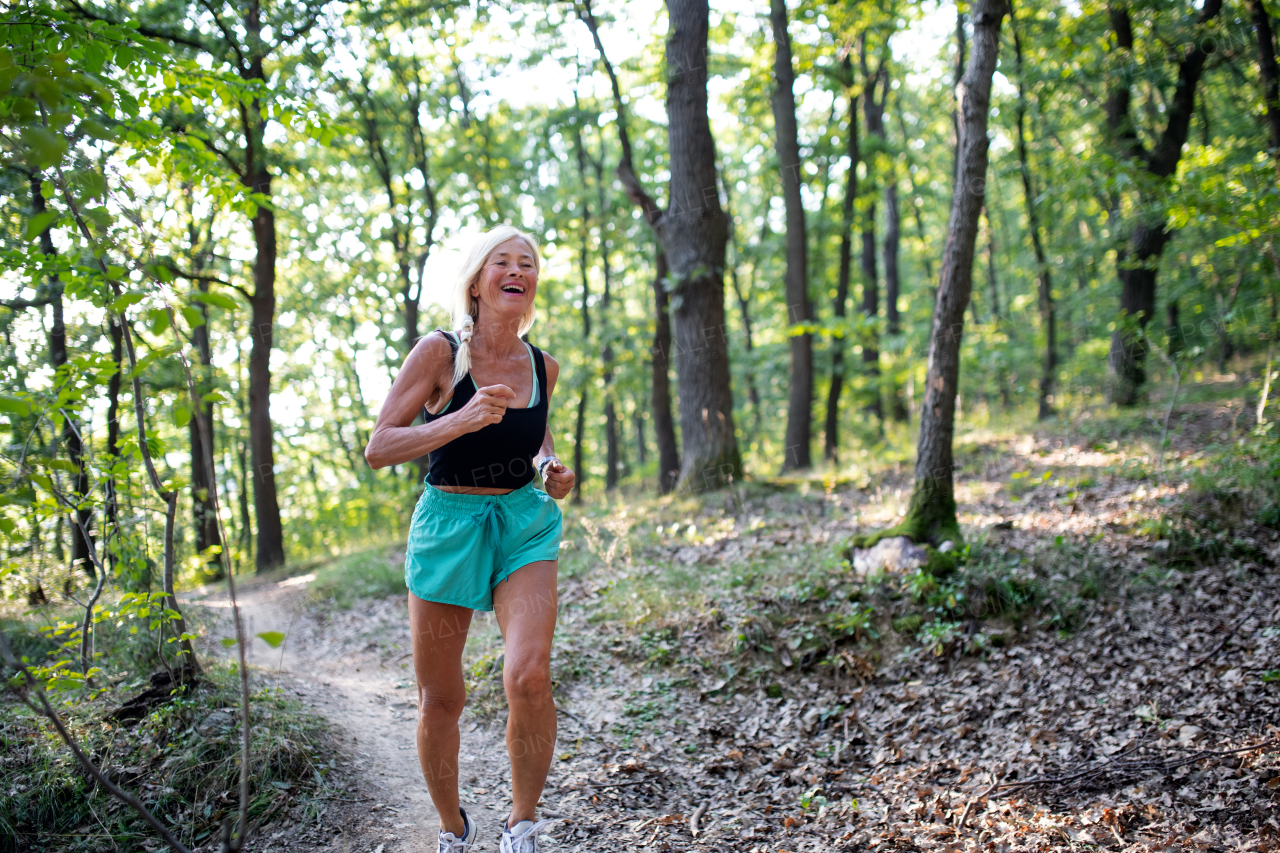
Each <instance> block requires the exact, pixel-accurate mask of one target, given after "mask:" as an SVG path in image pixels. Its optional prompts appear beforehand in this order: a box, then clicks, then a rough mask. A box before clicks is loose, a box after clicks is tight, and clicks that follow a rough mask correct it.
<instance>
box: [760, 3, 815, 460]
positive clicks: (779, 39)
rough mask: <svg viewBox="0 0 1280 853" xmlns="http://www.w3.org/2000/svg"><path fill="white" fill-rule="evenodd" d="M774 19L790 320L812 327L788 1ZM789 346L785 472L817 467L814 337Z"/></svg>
mask: <svg viewBox="0 0 1280 853" xmlns="http://www.w3.org/2000/svg"><path fill="white" fill-rule="evenodd" d="M769 20H770V23H771V24H772V26H773V44H774V60H773V76H774V84H775V88H774V92H773V124H774V130H775V133H774V138H775V143H776V150H777V154H778V167H779V169H780V170H781V172H782V201H783V206H784V207H785V209H786V218H787V273H786V295H787V320H788V323H789V324H791V325H798V324H806V325H807V324H809V323H811V322H812V321H813V309H812V307H811V305H810V303H809V273H808V246H809V241H808V236H807V234H806V233H805V221H804V203H803V201H802V199H801V197H800V140H799V131H798V130H797V128H796V101H795V95H794V93H793V91H792V89H793V87H794V85H795V70H794V69H793V67H792V60H791V36H790V35H789V34H788V33H787V6H786V3H785V2H784V0H771V3H770V5H769ZM788 343H789V348H790V356H791V374H790V382H789V384H790V388H789V389H788V395H787V428H786V435H785V438H784V441H785V447H784V454H783V460H782V470H783V471H795V470H802V469H805V468H808V467H810V465H811V464H812V461H811V459H810V457H809V451H810V444H811V443H812V437H811V433H812V420H813V335H812V334H811V333H810V332H809V331H807V329H806V331H804V332H802V333H800V334H795V333H793V332H789V333H788Z"/></svg>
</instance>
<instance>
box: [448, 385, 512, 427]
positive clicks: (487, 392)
mask: <svg viewBox="0 0 1280 853" xmlns="http://www.w3.org/2000/svg"><path fill="white" fill-rule="evenodd" d="M515 396H516V392H514V391H512V390H511V389H510V388H508V387H507V386H506V385H486V386H485V387H483V388H480V389H478V390H477V391H476V393H475V396H473V397H472V398H471V399H470V400H468V401H467V404H466V405H465V406H463V407H462V408H461V409H460V410H459V411H458V414H457V416H456V417H457V418H458V423H459V425H460V426H461V427H462V429H463V431H464V432H475V431H477V430H480V429H484V428H485V427H487V426H488V425H489V424H496V423H497V422H498V421H500V420H502V416H503V415H505V414H506V413H507V404H508V402H509V401H511V400H513V399H515Z"/></svg>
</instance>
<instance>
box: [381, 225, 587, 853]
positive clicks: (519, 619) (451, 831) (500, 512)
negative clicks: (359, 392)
mask: <svg viewBox="0 0 1280 853" xmlns="http://www.w3.org/2000/svg"><path fill="white" fill-rule="evenodd" d="M540 268H541V259H540V258H539V256H538V249H537V246H536V245H535V243H534V240H533V238H532V237H530V236H529V235H528V234H524V233H522V232H521V231H519V230H517V229H515V228H512V227H510V226H503V227H500V228H495V229H494V230H492V231H489V232H487V233H485V234H483V235H481V237H480V239H479V241H478V242H477V243H476V245H475V246H474V247H473V248H472V250H471V254H470V256H469V257H468V258H467V262H466V265H465V266H464V268H463V270H462V273H461V275H460V276H459V278H458V283H457V286H456V289H455V291H454V294H453V296H454V305H453V312H454V317H453V319H454V325H455V326H457V329H456V330H455V331H452V332H446V331H443V330H441V329H437V330H435V331H434V332H432V333H431V334H429V335H427V336H426V337H424V338H423V339H422V340H421V341H419V342H418V344H417V345H416V346H415V347H414V348H413V351H412V352H411V353H409V356H408V358H406V359H405V361H404V366H403V367H401V369H400V373H399V374H398V375H397V376H396V380H395V383H394V384H393V385H392V386H391V393H390V395H389V396H388V397H387V401H386V403H385V404H384V405H383V407H382V413H381V414H380V415H379V416H378V423H377V425H376V426H375V427H374V429H373V436H372V438H370V440H369V446H368V447H367V448H366V449H365V458H366V459H368V460H369V464H370V465H372V466H373V467H374V468H383V467H386V466H387V465H398V464H400V463H403V462H408V461H410V460H413V459H417V458H419V457H421V456H422V455H424V454H428V453H429V454H430V468H429V473H428V474H427V482H426V485H425V486H424V491H423V494H422V498H421V500H419V501H418V506H417V508H416V509H415V510H414V513H413V521H412V523H411V524H410V526H409V542H408V547H407V549H406V554H405V580H406V582H407V584H408V587H409V627H410V631H411V633H412V635H413V666H414V670H415V672H416V674H417V678H418V731H417V740H418V758H419V761H420V763H421V764H422V774H423V776H424V777H426V781H427V789H428V790H429V791H430V793H431V799H432V802H434V803H435V806H436V810H437V811H438V812H439V813H440V847H439V853H467V851H468V850H470V849H471V846H472V844H474V843H475V840H476V835H477V833H478V830H477V827H476V824H475V821H474V820H472V819H471V817H470V816H469V815H468V814H467V813H466V811H465V810H464V809H463V808H462V807H461V806H460V805H459V803H458V744H459V733H458V719H459V718H460V717H461V716H462V706H463V703H464V702H465V700H466V687H465V685H464V682H463V677H462V649H463V646H464V645H465V644H466V640H467V629H468V628H469V627H470V624H471V615H472V613H473V611H476V610H492V611H493V612H494V616H495V617H496V618H497V620H498V627H499V628H500V629H501V630H502V639H503V642H504V643H505V654H504V661H505V663H504V665H503V673H502V678H503V686H504V687H505V688H506V694H507V704H508V705H509V706H510V715H509V717H508V719H507V752H508V754H509V755H510V757H511V796H512V806H511V814H510V816H509V817H508V818H507V821H506V823H505V825H504V826H503V828H502V840H501V843H500V848H499V849H500V851H501V853H537V849H538V847H537V833H538V832H539V831H540V830H541V829H542V828H543V826H544V825H545V824H546V823H547V821H537V822H535V817H536V816H535V814H534V810H535V808H536V806H537V803H538V799H539V797H541V796H542V788H543V785H544V784H545V783H546V779H547V771H548V769H549V768H550V766H551V756H552V751H553V748H554V745H555V739H556V708H555V704H554V702H553V701H552V698H551V638H552V635H553V634H554V632H555V627H556V570H557V563H556V560H557V557H558V555H559V551H560V508H559V507H558V506H557V505H556V503H555V501H554V500H552V499H553V498H555V499H560V498H563V497H564V496H565V495H567V494H569V490H570V489H572V488H573V483H574V473H573V471H571V470H569V469H568V468H566V467H565V466H564V465H562V464H561V463H560V461H559V460H558V459H556V456H555V449H554V447H553V446H552V439H551V430H550V429H549V428H548V425H547V412H548V410H549V404H550V401H551V394H552V391H554V389H555V385H556V377H557V376H558V375H559V373H560V366H559V365H558V364H557V363H556V360H555V359H553V358H552V357H551V356H549V355H546V354H545V353H543V352H542V351H541V350H539V349H538V348H537V347H533V346H530V345H529V344H527V343H525V342H524V341H522V340H521V339H520V336H521V335H523V334H524V333H525V332H527V331H528V330H529V329H530V327H532V326H533V321H534V316H535V311H534V305H533V299H534V295H535V294H536V293H537V290H538V273H539V270H540ZM419 412H421V413H422V418H423V421H425V423H422V424H418V425H417V426H414V425H413V421H414V419H415V418H416V416H417V414H418V413H419ZM535 473H537V474H538V475H539V476H540V477H541V478H542V482H543V484H544V486H545V488H546V491H545V492H543V491H539V490H537V489H535V488H534V487H533V479H534V474H535Z"/></svg>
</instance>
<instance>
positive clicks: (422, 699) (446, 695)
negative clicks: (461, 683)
mask: <svg viewBox="0 0 1280 853" xmlns="http://www.w3.org/2000/svg"><path fill="white" fill-rule="evenodd" d="M466 702H467V694H466V691H465V690H432V689H430V688H427V687H419V688H418V716H419V718H421V719H424V720H426V719H431V720H437V721H441V720H443V721H455V722H456V721H457V720H458V719H459V718H460V717H461V716H462V707H463V706H464V705H465V704H466Z"/></svg>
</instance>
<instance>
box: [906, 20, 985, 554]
mask: <svg viewBox="0 0 1280 853" xmlns="http://www.w3.org/2000/svg"><path fill="white" fill-rule="evenodd" d="M1005 9H1006V6H1005V3H1004V0H975V2H974V4H973V7H972V14H973V55H972V57H971V58H970V61H969V64H968V67H967V68H966V70H965V76H964V82H963V85H962V89H963V92H964V99H963V101H962V103H961V123H960V150H959V152H958V155H957V157H956V165H957V168H956V178H955V187H954V190H953V194H952V199H951V216H950V222H949V224H948V227H947V245H946V250H945V252H944V255H943V264H942V273H941V278H940V280H939V283H938V299H937V303H936V305H935V306H934V311H933V330H932V332H931V333H930V339H929V366H928V373H927V376H926V379H925V396H924V404H923V405H922V406H921V407H920V437H919V441H918V443H917V448H916V468H915V485H914V488H913V490H912V493H911V503H910V506H909V508H908V510H907V517H906V519H905V521H904V522H903V524H902V525H900V527H899V532H901V533H904V534H906V535H909V536H910V537H911V538H912V539H914V540H915V541H917V542H923V541H928V542H933V543H939V542H941V541H942V540H944V539H950V540H952V541H953V542H957V543H959V541H960V539H961V536H960V527H959V524H958V523H957V521H956V500H955V483H954V481H953V473H952V467H953V457H952V439H953V436H954V431H955V411H956V391H957V384H958V381H959V375H960V341H961V335H962V333H963V331H964V312H965V308H966V306H967V305H968V302H969V296H970V294H971V292H972V287H973V256H974V243H975V241H976V238H977V234H978V217H979V215H980V214H981V212H982V205H983V195H984V189H985V181H986V175H987V148H988V145H989V140H988V138H987V120H988V114H989V108H990V103H991V76H992V73H993V72H994V71H995V67H996V58H997V56H998V54H999V51H1000V22H1001V19H1002V18H1003V17H1004V13H1005Z"/></svg>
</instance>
